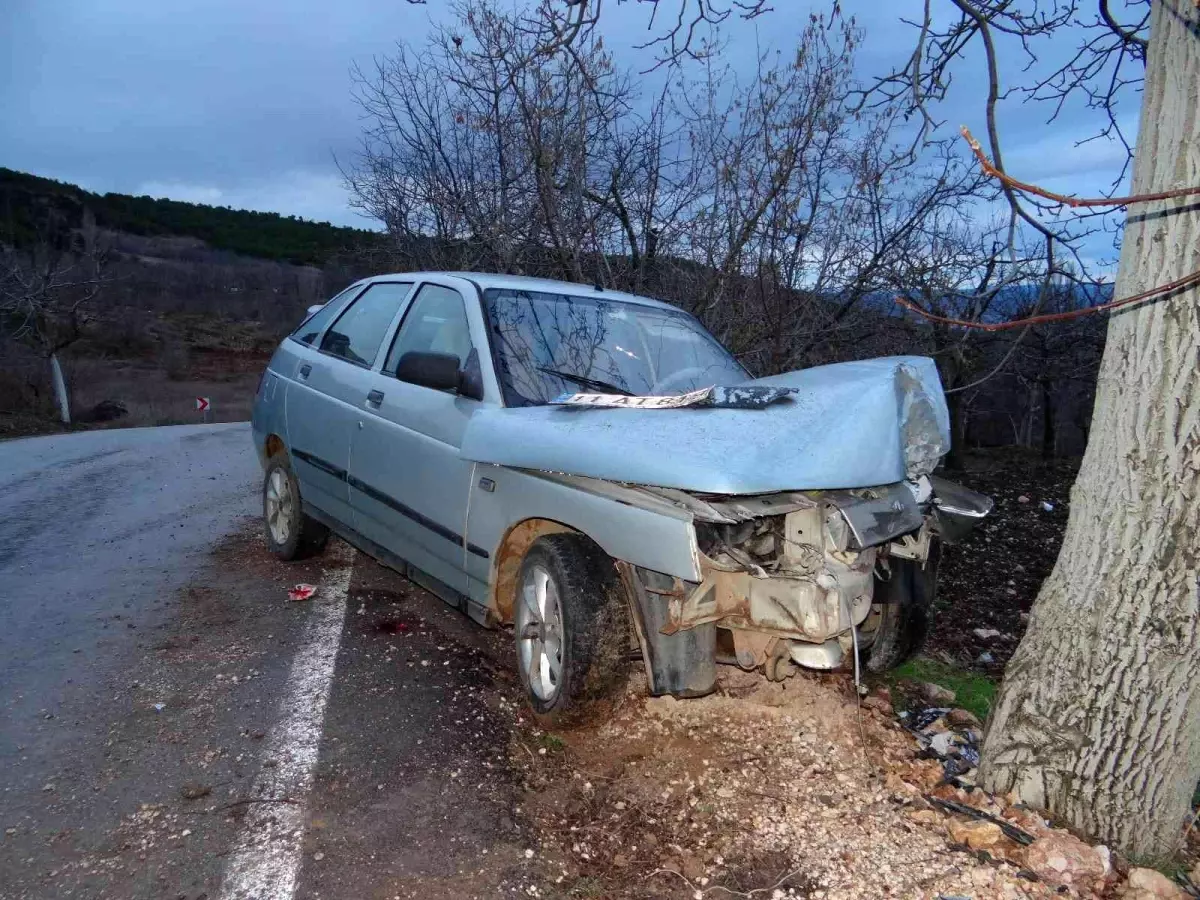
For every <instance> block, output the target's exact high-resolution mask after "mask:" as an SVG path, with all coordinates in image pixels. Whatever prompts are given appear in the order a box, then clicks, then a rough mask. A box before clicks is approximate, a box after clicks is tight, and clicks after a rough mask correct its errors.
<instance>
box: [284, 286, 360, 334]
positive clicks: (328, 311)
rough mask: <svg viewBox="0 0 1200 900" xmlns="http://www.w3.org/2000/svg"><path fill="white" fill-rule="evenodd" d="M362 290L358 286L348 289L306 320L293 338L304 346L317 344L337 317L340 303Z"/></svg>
mask: <svg viewBox="0 0 1200 900" xmlns="http://www.w3.org/2000/svg"><path fill="white" fill-rule="evenodd" d="M360 289H361V286H360V285H357V284H356V285H353V286H352V287H348V288H346V289H345V290H344V291H342V292H341V293H340V294H338V295H337V296H336V297H334V298H333V299H332V300H330V301H329V302H328V303H326V304H325V305H324V306H322V307H321V308H320V309H318V310H317V311H316V312H315V313H313V314H312V315H311V316H309V317H308V318H307V319H305V320H304V324H303V325H301V326H300V327H299V328H297V329H296V331H295V333H293V334H292V337H294V338H295V339H296V340H298V341H299V342H300V343H302V344H312V343H315V342H316V340H317V338H318V337H320V335H321V332H322V331H324V330H325V326H326V325H328V324H329V322H330V321H331V320H332V319H333V317H334V316H335V315H337V311H338V308H339V305H340V304H339V302H338V301H340V300H341V299H342V298H343V297H345V296H346V295H347V294H352V293H354V292H355V291H357V290H360Z"/></svg>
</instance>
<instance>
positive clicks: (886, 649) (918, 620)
mask: <svg viewBox="0 0 1200 900" xmlns="http://www.w3.org/2000/svg"><path fill="white" fill-rule="evenodd" d="M940 549H941V548H940V546H939V545H938V544H936V543H935V544H934V545H933V546H932V547H931V548H930V552H929V559H928V560H926V561H925V563H924V565H922V564H921V563H919V562H917V561H915V560H911V559H892V560H890V561H889V566H890V569H891V577H889V578H888V579H887V580H884V579H882V578H878V577H877V578H876V579H875V603H874V604H872V608H871V616H870V617H869V619H868V621H873V622H874V628H873V629H872V630H871V633H870V639H871V643H870V646H869V647H867V648H866V649H865V650H864V651H863V659H864V664H865V668H866V669H867V671H869V672H876V673H881V672H887V671H889V670H891V669H894V668H896V667H897V666H900V665H903V664H904V663H905V662H907V661H908V660H910V659H912V658H913V657H914V656H916V655H917V654H918V653H919V652H920V651H921V648H922V647H923V646H924V645H925V638H926V637H928V635H929V629H930V627H931V626H932V624H933V600H934V595H935V593H936V590H937V570H938V561H939V557H940V556H941V553H940Z"/></svg>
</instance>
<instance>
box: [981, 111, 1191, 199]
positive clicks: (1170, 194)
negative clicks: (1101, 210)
mask: <svg viewBox="0 0 1200 900" xmlns="http://www.w3.org/2000/svg"><path fill="white" fill-rule="evenodd" d="M958 130H959V131H960V132H962V136H963V137H964V138H966V141H967V144H969V145H970V147H971V151H972V152H973V153H974V154H975V158H976V159H977V160H979V167H980V168H981V169H983V173H984V174H985V175H987V176H989V177H991V178H995V179H996V180H997V181H999V182H1000V183H1001V184H1004V185H1006V186H1008V187H1010V188H1012V189H1013V190H1014V191H1021V192H1022V193H1024V194H1033V195H1034V196H1035V197H1042V198H1043V199H1046V200H1050V201H1052V202H1054V203H1061V204H1062V205H1063V206H1070V207H1074V208H1076V209H1079V208H1082V207H1089V206H1128V205H1129V204H1130V203H1149V202H1151V201H1154V200H1175V199H1178V198H1180V197H1192V196H1195V195H1197V194H1200V187H1190V188H1179V189H1178V190H1174V191H1159V192H1158V193H1157V194H1131V195H1130V196H1128V197H1091V198H1088V199H1082V198H1080V197H1072V196H1069V195H1068V194H1056V193H1054V192H1053V191H1048V190H1046V189H1045V188H1040V187H1038V186H1037V185H1036V184H1030V183H1029V182H1027V181H1018V180H1017V179H1016V178H1013V177H1012V176H1011V175H1007V174H1005V173H1004V172H1001V171H1000V170H999V169H997V168H996V167H995V166H994V165H993V164H992V161H991V160H990V159H988V158H987V156H986V155H985V154H984V152H983V148H982V147H981V146H979V141H977V140H975V136H974V135H972V134H971V132H970V131H969V130H968V129H967V126H966V125H962V126H960V127H959V129H958Z"/></svg>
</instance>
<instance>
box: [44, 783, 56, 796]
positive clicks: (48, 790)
mask: <svg viewBox="0 0 1200 900" xmlns="http://www.w3.org/2000/svg"><path fill="white" fill-rule="evenodd" d="M42 790H43V791H45V792H46V793H47V794H49V793H52V792H53V791H54V783H53V782H50V781H47V782H46V783H45V784H43V785H42Z"/></svg>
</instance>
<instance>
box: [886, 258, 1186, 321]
mask: <svg viewBox="0 0 1200 900" xmlns="http://www.w3.org/2000/svg"><path fill="white" fill-rule="evenodd" d="M1196 284H1200V271H1196V272H1192V273H1191V274H1190V275H1184V276H1183V277H1182V278H1178V279H1176V280H1175V281H1172V282H1170V283H1169V284H1160V285H1159V286H1158V287H1152V288H1150V289H1148V290H1145V291H1142V292H1141V293H1140V294H1134V295H1133V296H1132V297H1122V298H1121V299H1120V300H1110V301H1108V302H1107V303H1101V304H1100V305H1098V306H1088V307H1085V308H1083V309H1072V310H1070V311H1068V312H1060V313H1044V314H1043V315H1040V316H1029V317H1028V318H1025V319H1013V320H1012V321H1011V322H972V321H971V320H970V319H954V318H950V317H949V316H939V315H938V314H937V313H931V312H929V310H927V309H923V308H921V307H920V306H918V305H917V304H915V303H913V302H912V301H911V300H909V299H908V298H907V297H896V302H897V303H899V304H900V305H901V306H903V307H904V308H905V309H911V310H912V311H913V312H915V313H917V315H919V316H922V317H924V318H926V319H929V320H930V321H931V322H938V323H940V324H942V325H956V326H958V327H959V328H974V329H976V330H978V331H1007V330H1008V329H1010V328H1023V327H1025V326H1026V325H1042V324H1045V323H1047V322H1066V321H1069V320H1071V319H1080V318H1083V317H1084V316H1090V315H1092V314H1093V313H1098V312H1106V311H1108V310H1112V309H1119V308H1120V307H1122V306H1128V305H1130V304H1131V303H1140V302H1142V301H1144V300H1151V299H1153V298H1155V297H1161V296H1162V295H1164V294H1170V293H1173V292H1174V291H1180V290H1183V289H1184V288H1189V287H1192V286H1193V285H1196Z"/></svg>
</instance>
